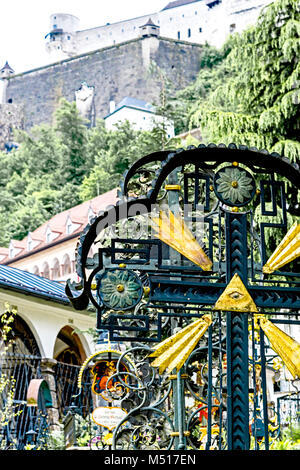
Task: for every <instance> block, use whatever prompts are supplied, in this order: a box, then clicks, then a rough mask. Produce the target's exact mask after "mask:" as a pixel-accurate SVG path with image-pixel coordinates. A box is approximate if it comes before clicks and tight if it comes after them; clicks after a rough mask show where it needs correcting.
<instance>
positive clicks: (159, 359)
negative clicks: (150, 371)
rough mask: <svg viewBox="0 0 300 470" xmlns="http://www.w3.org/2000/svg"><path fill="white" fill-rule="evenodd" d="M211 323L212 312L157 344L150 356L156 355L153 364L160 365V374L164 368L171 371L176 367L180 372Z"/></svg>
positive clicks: (153, 365) (154, 365)
mask: <svg viewBox="0 0 300 470" xmlns="http://www.w3.org/2000/svg"><path fill="white" fill-rule="evenodd" d="M211 323H212V317H211V314H207V315H203V316H202V317H201V318H200V319H199V320H196V321H195V322H193V323H191V324H190V325H188V326H186V327H185V328H183V329H182V330H181V331H179V332H178V333H175V334H174V335H172V336H171V337H170V338H167V339H165V340H164V341H162V342H161V343H159V344H158V345H156V346H155V347H154V348H153V349H155V351H154V352H153V353H151V354H150V357H156V359H155V360H154V361H153V362H152V364H151V366H152V367H158V368H159V373H160V374H162V373H163V372H164V370H167V371H168V372H171V371H172V370H173V369H175V368H176V370H177V372H178V371H179V370H180V369H181V367H182V366H183V364H184V363H185V361H186V360H187V358H188V357H189V355H190V354H191V352H192V351H193V350H194V348H195V347H196V346H197V344H198V341H199V340H200V338H201V337H202V336H203V335H204V334H205V332H206V331H207V329H208V327H209V325H211Z"/></svg>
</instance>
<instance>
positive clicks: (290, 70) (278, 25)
mask: <svg viewBox="0 0 300 470" xmlns="http://www.w3.org/2000/svg"><path fill="white" fill-rule="evenodd" d="M299 52H300V21H299V3H298V2H295V1H294V0H277V1H276V2H274V3H272V4H271V5H270V6H269V7H268V8H267V9H265V10H264V11H263V13H262V14H261V16H260V18H259V20H258V22H257V24H256V25H255V26H253V27H251V28H249V29H247V30H246V31H244V32H243V33H242V34H241V35H239V34H236V35H233V36H232V37H231V38H230V51H229V53H228V54H227V55H225V56H224V59H223V61H222V62H220V63H219V65H217V67H215V69H214V72H213V73H212V74H209V76H210V77H211V78H212V77H215V78H218V77H219V79H217V80H216V81H215V86H214V88H213V89H212V88H210V90H209V93H208V95H206V96H205V94H203V93H202V95H200V96H199V99H198V102H197V103H196V105H195V107H194V108H197V109H196V110H195V111H194V112H193V113H192V116H191V122H192V123H193V124H194V125H200V126H201V128H202V129H203V131H204V135H205V137H206V138H209V139H210V140H211V141H214V142H217V143H219V142H221V141H222V142H224V143H225V144H228V143H230V142H235V143H236V144H244V145H249V146H255V147H258V148H266V149H267V150H269V151H271V152H272V151H276V152H278V153H281V154H283V153H284V155H285V156H286V157H288V158H289V159H290V160H291V161H292V162H297V161H299V157H300V142H299V117H300V113H299V97H300V76H299V70H300V69H299V60H298V57H299ZM200 75H201V78H203V73H201V72H200ZM221 77H223V78H224V77H226V80H220V78H221ZM201 83H203V81H201Z"/></svg>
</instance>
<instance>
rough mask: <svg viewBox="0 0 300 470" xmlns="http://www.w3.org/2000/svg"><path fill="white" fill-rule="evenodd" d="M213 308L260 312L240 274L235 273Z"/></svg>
mask: <svg viewBox="0 0 300 470" xmlns="http://www.w3.org/2000/svg"><path fill="white" fill-rule="evenodd" d="M213 310H224V311H229V312H230V311H233V312H258V310H257V307H256V305H255V303H254V300H253V299H252V297H251V295H250V294H249V292H248V291H247V289H246V287H245V286H244V284H243V282H242V280H241V278H240V276H239V275H238V274H235V275H234V276H233V278H232V279H231V281H230V282H229V284H228V285H227V287H226V289H225V290H224V291H223V293H222V294H221V295H220V297H219V298H218V300H217V302H216V304H215V306H214V307H213Z"/></svg>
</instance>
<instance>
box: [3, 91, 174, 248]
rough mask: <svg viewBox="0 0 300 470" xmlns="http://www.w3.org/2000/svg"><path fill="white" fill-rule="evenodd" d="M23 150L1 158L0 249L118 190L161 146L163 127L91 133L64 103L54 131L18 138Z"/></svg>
mask: <svg viewBox="0 0 300 470" xmlns="http://www.w3.org/2000/svg"><path fill="white" fill-rule="evenodd" d="M16 140H17V141H18V142H19V148H18V149H17V150H13V151H12V152H10V153H4V152H2V153H1V154H0V203H1V204H0V223H1V227H2V231H1V234H0V245H1V246H7V245H8V243H9V241H10V240H11V239H23V238H24V237H25V236H26V235H27V234H28V232H30V231H33V230H35V229H36V228H37V227H38V226H40V225H41V224H43V223H44V222H45V221H46V220H48V219H50V218H51V217H52V216H53V215H55V214H57V213H59V212H62V211H64V210H66V209H69V208H71V207H74V206H75V205H77V204H80V203H81V202H83V201H85V200H88V199H91V198H93V197H95V196H97V195H99V194H102V193H104V192H105V191H108V190H110V189H112V188H114V187H116V186H117V185H118V182H119V180H120V177H121V175H122V174H123V172H124V171H125V170H126V169H127V168H128V166H129V165H130V164H131V163H132V162H133V161H135V160H136V159H138V158H140V157H141V156H143V155H145V154H147V153H151V152H154V151H157V150H161V148H162V146H164V147H165V148H168V145H173V144H172V143H171V142H168V141H167V139H166V132H165V129H164V128H163V126H158V127H154V128H153V130H152V131H147V132H146V131H135V130H134V129H133V128H132V126H131V125H130V124H129V122H128V121H126V122H124V123H122V124H121V123H120V124H118V125H117V126H116V130H114V131H108V130H107V129H105V126H104V122H103V121H102V120H99V121H98V122H97V125H96V127H94V128H88V127H87V126H86V122H85V121H84V120H83V119H82V118H81V117H80V115H79V113H78V111H77V109H76V105H75V103H69V102H67V101H66V100H65V99H62V100H61V101H60V106H59V107H58V108H57V109H56V111H55V113H54V119H53V125H52V126H50V125H45V124H43V125H41V126H36V127H34V128H33V129H32V130H31V132H30V134H29V133H26V132H24V131H17V132H16Z"/></svg>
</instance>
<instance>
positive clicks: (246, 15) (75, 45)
mask: <svg viewBox="0 0 300 470" xmlns="http://www.w3.org/2000/svg"><path fill="white" fill-rule="evenodd" d="M271 2H272V0H223V2H222V3H221V4H219V5H216V6H214V7H213V8H208V7H207V6H206V2H205V1H204V0H202V1H200V2H195V3H191V4H187V5H182V6H179V7H176V8H171V9H168V10H163V11H160V12H152V13H151V12H149V14H147V15H144V16H140V17H137V18H132V19H128V20H124V21H120V22H117V23H113V24H106V25H102V26H99V27H95V28H91V29H86V30H82V31H78V30H77V31H75V29H76V21H75V20H73V21H72V19H70V24H69V23H68V21H69V20H68V18H67V16H68V15H65V16H66V18H64V17H63V16H62V17H61V19H59V20H57V26H58V27H63V28H64V31H65V33H64V35H63V37H62V38H61V44H58V43H57V44H55V43H51V44H50V43H49V42H48V44H47V46H46V47H47V50H48V52H49V53H50V55H51V58H52V60H53V59H54V58H55V59H57V60H59V59H62V58H63V57H65V58H67V57H70V56H72V55H76V54H82V53H86V52H90V51H93V50H96V49H100V48H103V47H108V46H113V45H114V44H119V43H121V42H125V41H128V40H131V39H135V38H137V37H139V36H140V26H142V25H144V24H145V23H146V22H147V21H148V19H149V18H151V19H152V21H153V23H154V24H156V25H158V26H159V27H160V36H162V37H167V38H171V39H178V32H179V33H180V40H184V41H189V42H193V43H196V44H204V43H205V42H206V41H208V42H209V43H210V44H212V45H215V46H217V47H220V46H221V45H222V44H223V42H224V41H225V39H226V38H227V36H228V35H229V34H230V32H231V31H230V25H232V24H234V25H235V31H238V32H241V31H242V30H244V29H245V28H246V27H247V26H249V25H251V24H254V23H255V21H256V20H257V17H258V15H259V13H260V11H261V9H262V8H263V7H264V6H265V5H268V4H270V3H271ZM166 4H167V2H166ZM53 16H54V15H52V17H53ZM69 16H71V15H69ZM76 20H78V19H76ZM53 21H54V20H52V21H51V24H52V23H53ZM59 25H61V26H59ZM52 26H53V24H52ZM189 30H190V34H189ZM72 33H74V34H72ZM67 35H71V38H70V40H68V39H67ZM58 47H59V49H58Z"/></svg>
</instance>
